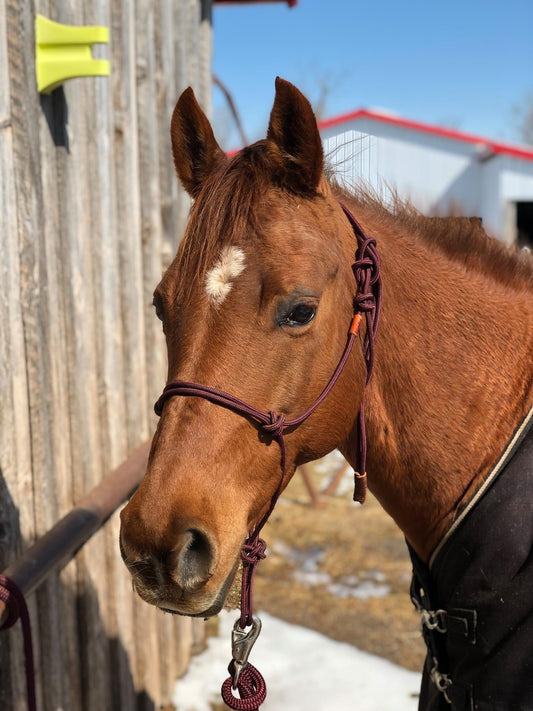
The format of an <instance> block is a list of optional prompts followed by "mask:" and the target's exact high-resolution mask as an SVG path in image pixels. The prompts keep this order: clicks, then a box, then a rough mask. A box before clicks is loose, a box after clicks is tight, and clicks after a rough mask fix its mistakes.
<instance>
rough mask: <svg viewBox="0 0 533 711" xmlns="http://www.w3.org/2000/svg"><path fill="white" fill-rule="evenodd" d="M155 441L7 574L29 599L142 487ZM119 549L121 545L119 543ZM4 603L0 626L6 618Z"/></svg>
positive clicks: (82, 501) (143, 447)
mask: <svg viewBox="0 0 533 711" xmlns="http://www.w3.org/2000/svg"><path fill="white" fill-rule="evenodd" d="M150 445H151V441H148V442H145V443H144V444H142V445H141V446H140V447H138V448H137V449H135V450H134V451H133V452H132V453H131V454H130V456H129V457H128V458H127V459H126V460H125V461H124V462H123V463H122V464H120V466H118V467H117V468H116V469H114V470H113V471H112V472H110V473H109V474H108V475H107V476H106V477H105V478H104V479H103V480H102V481H101V482H100V483H99V484H98V485H97V486H95V487H94V489H92V490H91V491H90V492H89V493H88V494H86V495H85V496H84V497H82V498H81V499H80V501H79V502H78V504H77V505H76V507H75V508H73V509H72V511H70V512H69V513H68V514H67V515H66V516H64V517H63V518H62V519H60V520H59V521H58V522H57V523H56V524H55V526H53V528H51V529H50V530H49V531H48V532H47V533H45V534H44V536H42V537H41V538H39V539H38V540H37V541H36V542H35V543H34V544H33V545H32V546H30V548H28V550H26V551H25V552H24V553H23V555H22V556H21V557H20V558H19V559H18V560H17V561H15V562H14V563H13V564H11V565H10V566H9V567H8V568H6V569H5V570H4V571H3V573H2V574H3V575H5V576H6V577H8V578H10V579H11V580H13V581H14V582H15V583H16V584H17V586H18V587H19V589H20V590H21V592H22V593H23V594H24V596H25V597H27V596H28V595H30V594H31V593H33V592H35V590H36V589H37V588H38V587H39V585H41V583H42V582H43V581H44V580H45V579H46V578H47V577H48V575H50V573H52V572H53V571H54V570H57V569H60V568H63V567H64V566H65V565H66V564H67V563H68V562H69V561H70V560H71V559H72V558H73V557H74V556H75V555H76V553H77V552H78V551H79V550H80V548H82V546H83V545H84V544H85V543H87V541H88V540H89V539H90V538H91V536H93V534H95V533H96V531H97V530H98V529H99V528H100V527H101V526H102V525H103V524H104V523H105V522H106V521H107V519H108V518H109V517H110V516H111V515H112V514H113V512H114V511H115V510H116V509H117V508H118V507H119V506H120V504H121V503H123V502H124V501H125V500H126V499H127V498H128V497H129V496H130V495H131V494H132V493H133V491H134V490H135V489H136V488H137V486H138V485H139V483H140V481H141V479H142V477H143V475H144V472H145V471H146V466H147V463H148V454H149V452H150ZM117 545H118V542H117ZM6 613H7V611H6V606H5V604H4V602H3V601H1V600H0V625H1V624H2V623H3V622H4V620H5V617H6Z"/></svg>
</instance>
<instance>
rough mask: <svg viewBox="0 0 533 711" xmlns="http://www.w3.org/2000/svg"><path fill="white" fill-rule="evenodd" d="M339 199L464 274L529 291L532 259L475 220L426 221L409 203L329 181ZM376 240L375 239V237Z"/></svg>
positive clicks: (532, 276) (457, 217)
mask: <svg viewBox="0 0 533 711" xmlns="http://www.w3.org/2000/svg"><path fill="white" fill-rule="evenodd" d="M330 182H331V183H332V187H333V189H334V191H335V192H336V193H337V194H338V193H339V192H340V193H341V195H342V198H341V199H348V200H352V201H354V200H355V204H356V205H359V206H360V207H361V208H362V209H363V210H365V211H367V210H368V211H370V212H372V213H373V215H375V216H376V217H377V219H378V221H379V223H381V224H383V225H384V226H387V227H390V228H394V227H395V228H396V229H398V227H400V228H401V229H402V231H404V232H405V233H407V234H409V235H410V236H412V237H413V238H414V239H415V240H416V241H419V242H421V243H423V244H424V245H426V246H427V247H428V248H429V249H431V250H434V251H438V252H440V253H441V254H442V255H444V256H445V257H446V258H448V259H450V260H452V261H454V262H457V263H459V264H461V265H463V267H464V268H465V269H466V270H468V271H473V272H477V273H481V274H484V275H485V276H487V277H489V278H490V279H492V280H494V281H496V282H499V283H501V284H504V285H505V286H508V287H510V288H512V289H516V290H519V291H526V292H532V291H533V258H532V256H531V254H530V253H529V252H528V251H527V250H520V249H519V248H518V247H515V246H511V247H509V246H508V245H506V244H504V243H503V242H501V241H500V240H498V239H496V238H495V237H492V236H490V235H489V234H488V233H487V232H486V231H485V229H484V228H483V225H482V221H481V218H479V217H460V216H455V215H452V216H449V217H439V216H435V217H430V216H427V215H424V214H422V213H421V212H419V211H418V210H417V209H416V208H415V207H414V206H413V205H412V204H411V203H409V202H407V201H405V200H402V199H400V198H399V197H398V196H397V195H394V196H393V199H392V202H391V204H390V206H388V205H386V204H385V203H384V202H383V200H382V199H381V198H380V197H379V196H377V195H375V194H373V193H372V192H371V191H370V190H367V189H360V188H359V189H356V190H354V191H353V192H350V191H347V190H346V189H345V188H343V187H341V186H339V185H338V184H336V183H335V182H334V181H330ZM376 237H377V238H378V239H379V235H376Z"/></svg>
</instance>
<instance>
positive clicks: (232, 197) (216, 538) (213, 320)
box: [121, 79, 365, 616]
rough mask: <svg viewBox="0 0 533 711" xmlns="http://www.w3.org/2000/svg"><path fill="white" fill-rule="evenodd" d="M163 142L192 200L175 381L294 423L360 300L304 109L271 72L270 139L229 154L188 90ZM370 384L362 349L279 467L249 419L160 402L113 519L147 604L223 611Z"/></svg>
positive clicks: (169, 331)
mask: <svg viewBox="0 0 533 711" xmlns="http://www.w3.org/2000/svg"><path fill="white" fill-rule="evenodd" d="M171 140H172V152H173V158H174V163H175V166H176V171H177V174H178V177H179V179H180V180H181V183H182V184H183V186H184V187H185V189H186V190H187V191H188V192H189V194H190V195H191V197H192V198H193V204H192V208H191V212H190V219H189V223H188V226H187V230H186V233H185V236H184V239H183V241H182V243H181V245H180V247H179V250H178V253H177V255H176V258H175V259H174V261H173V262H172V264H171V265H170V267H169V268H168V270H167V272H166V273H165V275H164V276H163V278H162V280H161V282H160V283H159V285H158V286H157V288H156V290H155V294H154V305H155V308H156V312H157V315H158V316H159V318H160V319H161V321H162V323H163V330H164V333H165V335H166V342H167V349H168V381H169V382H173V381H188V382H193V383H200V384H203V385H205V386H208V387H211V388H216V389H218V390H221V391H224V392H226V393H231V395H232V396H235V397H236V398H239V400H241V401H244V402H246V403H250V404H251V405H253V407H255V408H257V409H258V410H261V411H264V412H275V413H277V417H278V418H279V417H281V416H283V417H285V418H286V419H287V420H290V418H291V417H295V416H297V415H299V414H300V413H301V412H303V411H305V409H306V408H308V407H309V406H310V405H311V404H312V403H313V402H314V401H316V399H317V397H318V396H319V395H320V393H321V392H322V390H323V389H324V386H325V385H326V383H327V382H328V380H329V378H330V377H331V373H332V372H333V371H334V369H335V366H336V364H337V362H338V361H339V357H340V355H341V353H342V351H343V346H344V344H345V342H346V334H347V331H348V328H349V325H350V320H351V318H352V316H353V298H354V295H355V291H356V285H355V280H354V275H353V272H352V264H353V257H354V252H355V248H356V244H355V242H354V237H353V233H352V231H351V229H350V225H349V223H348V221H347V220H346V217H345V215H344V214H343V211H342V208H341V206H340V205H339V203H338V202H337V200H336V198H335V197H334V195H333V192H332V189H331V187H330V184H329V183H328V181H327V179H326V178H325V176H324V173H323V162H324V158H323V152H322V144H321V140H320V136H319V132H318V128H317V124H316V120H315V117H314V115H313V111H312V109H311V106H310V105H309V102H308V101H307V100H306V99H305V97H304V96H303V95H302V94H301V93H300V92H299V91H298V90H297V89H296V88H295V87H294V86H292V85H291V84H289V83H288V82H286V81H283V80H281V79H277V81H276V95H275V100H274V105H273V108H272V112H271V116H270V123H269V127H268V133H267V137H266V139H264V140H261V141H258V142H257V143H255V144H254V145H252V146H249V147H246V148H244V149H243V150H242V151H240V152H239V153H238V154H236V155H235V156H233V157H232V158H228V157H226V155H225V154H224V152H223V151H222V150H221V149H220V147H219V145H218V144H217V142H216V140H215V137H214V135H213V131H212V128H211V126H210V124H209V121H208V119H207V118H206V116H205V115H204V113H203V112H202V110H201V108H200V106H199V105H198V103H197V101H196V99H195V97H194V93H193V91H192V90H191V89H187V90H186V91H185V92H184V93H183V94H182V95H181V97H180V98H179V100H178V102H177V105H176V108H175V110H174V113H173V117H172V122H171ZM364 381H365V367H364V362H363V358H362V356H361V352H360V349H355V350H354V352H353V354H352V355H351V357H350V359H349V360H348V362H347V365H346V367H345V368H344V370H343V372H342V374H341V375H340V378H339V381H338V382H337V384H336V385H335V387H334V388H333V389H332V391H331V394H330V395H329V396H328V398H327V400H325V401H324V402H323V403H322V404H321V406H320V407H319V408H317V410H316V411H315V412H313V414H312V415H311V416H310V417H309V418H308V419H307V420H306V421H305V422H303V423H302V424H301V426H299V427H298V428H294V430H293V431H288V432H287V434H286V437H285V442H284V449H285V466H284V468H282V467H280V448H279V446H278V444H279V443H278V442H277V440H276V438H275V436H274V434H269V433H268V431H267V432H265V430H264V428H262V427H260V426H258V423H257V422H256V421H255V420H254V419H253V418H252V417H249V416H247V415H246V414H244V415H243V413H242V412H235V411H234V410H233V409H231V408H229V407H219V406H217V405H216V404H214V403H213V402H211V401H209V400H206V399H204V398H198V397H194V396H185V397H173V398H171V399H168V400H166V401H165V402H164V403H163V404H162V406H161V418H160V421H159V424H158V427H157V430H156V433H155V435H154V439H153V444H152V450H151V454H150V459H149V464H148V470H147V472H146V475H145V477H144V479H143V481H142V483H141V485H140V486H139V488H138V490H137V491H136V493H135V494H134V495H133V497H132V498H131V500H130V502H129V503H128V505H127V506H126V507H125V508H124V510H123V511H122V515H121V520H122V526H121V548H122V553H123V557H124V560H125V562H126V565H127V566H128V568H129V569H130V572H131V574H132V576H133V581H134V585H135V588H136V590H137V592H138V593H139V594H140V595H141V597H142V598H143V599H145V600H146V601H147V602H149V603H151V604H153V605H156V606H158V607H160V608H161V609H164V610H169V611H172V612H177V613H180V614H186V615H193V616H207V615H211V614H215V613H217V612H218V611H219V610H220V608H221V607H222V605H223V603H224V599H225V596H226V593H227V591H228V588H229V586H230V584H231V582H232V580H233V578H234V576H235V572H236V570H237V567H238V561H239V553H240V550H241V546H242V544H243V541H244V540H245V539H246V537H247V536H248V534H249V532H250V531H252V530H253V529H254V527H255V526H256V525H257V523H258V521H260V520H261V519H262V517H264V515H265V513H267V512H268V510H269V506H270V504H271V501H272V497H273V496H274V494H275V492H276V491H278V490H281V488H283V487H285V486H286V485H287V483H288V481H289V480H290V478H291V476H292V474H293V473H294V471H295V469H296V467H297V466H298V465H299V464H302V463H304V462H307V461H310V460H312V459H316V458H318V457H321V456H323V455H325V454H326V453H328V452H329V451H331V450H332V449H334V448H335V447H338V446H340V445H341V444H342V443H343V442H346V441H347V440H348V439H349V438H350V437H352V435H353V432H354V428H355V426H356V424H355V423H356V419H357V411H358V407H359V403H360V401H361V397H362V392H363V388H364ZM283 470H284V479H283V481H280V477H281V476H282V472H283Z"/></svg>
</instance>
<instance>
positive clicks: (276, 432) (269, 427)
mask: <svg viewBox="0 0 533 711" xmlns="http://www.w3.org/2000/svg"><path fill="white" fill-rule="evenodd" d="M268 417H269V419H270V422H267V423H265V424H263V425H262V427H261V429H262V430H263V432H267V433H268V434H270V435H272V436H273V437H275V438H276V439H279V438H280V437H282V436H283V434H284V430H285V420H286V418H285V415H284V414H283V413H281V414H280V415H278V413H277V412H273V411H272V410H271V411H270V412H269V413H268Z"/></svg>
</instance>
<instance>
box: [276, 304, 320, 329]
mask: <svg viewBox="0 0 533 711" xmlns="http://www.w3.org/2000/svg"><path fill="white" fill-rule="evenodd" d="M315 314H316V307H315V306H311V305H310V304H298V306H295V307H294V308H293V309H292V311H291V312H290V313H288V314H287V316H285V318H284V319H283V323H284V324H285V325H287V326H305V325H307V324H308V323H311V321H312V320H313V319H314V317H315Z"/></svg>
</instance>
